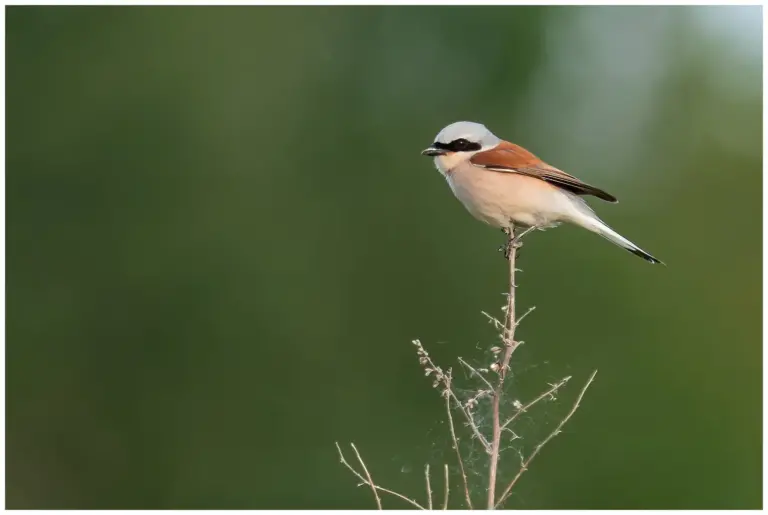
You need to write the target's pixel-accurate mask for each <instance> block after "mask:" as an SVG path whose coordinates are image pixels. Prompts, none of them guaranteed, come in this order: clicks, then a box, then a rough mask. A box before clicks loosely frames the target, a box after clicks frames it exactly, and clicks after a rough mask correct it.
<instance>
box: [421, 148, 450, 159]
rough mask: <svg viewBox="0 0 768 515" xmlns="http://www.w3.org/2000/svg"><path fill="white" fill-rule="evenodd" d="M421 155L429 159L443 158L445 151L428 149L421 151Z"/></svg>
mask: <svg viewBox="0 0 768 515" xmlns="http://www.w3.org/2000/svg"><path fill="white" fill-rule="evenodd" d="M421 155H422V156H430V157H436V156H444V155H445V151H444V150H440V149H439V148H435V147H428V148H425V149H424V150H422V151H421Z"/></svg>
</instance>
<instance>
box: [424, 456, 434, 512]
mask: <svg viewBox="0 0 768 515" xmlns="http://www.w3.org/2000/svg"><path fill="white" fill-rule="evenodd" d="M424 477H425V478H426V479H427V506H428V508H427V509H429V510H431V509H432V485H431V484H430V482H429V463H427V464H426V466H425V467H424Z"/></svg>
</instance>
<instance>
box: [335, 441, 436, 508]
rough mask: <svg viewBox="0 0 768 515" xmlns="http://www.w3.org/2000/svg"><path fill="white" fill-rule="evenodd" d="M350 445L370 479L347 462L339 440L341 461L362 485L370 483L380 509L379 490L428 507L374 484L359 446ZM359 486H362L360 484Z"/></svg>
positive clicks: (414, 504)
mask: <svg viewBox="0 0 768 515" xmlns="http://www.w3.org/2000/svg"><path fill="white" fill-rule="evenodd" d="M350 445H351V446H352V449H353V450H354V451H355V454H356V455H357V459H358V461H360V464H361V465H362V466H363V470H364V471H365V472H366V475H367V476H368V479H366V478H364V477H363V476H362V474H360V473H359V472H358V471H357V470H355V469H354V467H352V465H350V464H349V463H348V462H347V460H346V459H345V458H344V453H343V452H341V447H339V442H336V449H337V450H338V451H339V458H340V459H341V463H342V465H344V466H345V467H347V468H348V469H349V470H350V471H351V472H352V473H353V474H354V475H355V476H357V478H358V479H359V480H360V481H361V483H360V484H361V485H368V486H370V487H371V489H372V490H373V495H374V496H375V497H376V506H377V507H378V509H382V508H381V499H380V498H379V494H378V491H381V492H385V493H388V494H389V495H393V496H395V497H397V498H399V499H402V500H403V501H405V502H407V503H409V504H411V505H412V506H415V507H417V508H418V509H420V510H424V509H426V508H424V506H422V505H421V504H419V503H417V502H416V501H414V500H413V499H409V498H408V497H406V496H404V495H403V494H399V493H397V492H395V491H394V490H390V489H388V488H384V487H381V486H379V485H377V484H374V483H373V480H372V479H371V476H370V474H368V469H367V468H366V467H365V463H363V459H362V458H361V457H360V453H359V452H357V447H355V444H350ZM358 486H360V485H358Z"/></svg>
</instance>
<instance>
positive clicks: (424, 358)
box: [413, 340, 491, 454]
mask: <svg viewBox="0 0 768 515" xmlns="http://www.w3.org/2000/svg"><path fill="white" fill-rule="evenodd" d="M413 344H414V345H415V346H416V348H417V351H416V353H417V354H418V356H419V363H421V364H422V365H423V366H424V367H425V369H426V372H427V375H429V374H431V373H432V372H434V373H435V374H436V376H437V379H436V382H435V385H434V386H436V385H437V384H439V382H442V383H443V385H444V386H445V391H446V392H447V395H449V396H450V397H451V398H452V399H453V400H454V402H455V403H456V406H457V407H458V408H459V410H460V411H461V413H462V415H464V418H465V419H466V421H467V424H468V425H469V427H471V428H472V433H473V434H474V435H475V438H477V439H478V440H480V443H481V444H483V447H484V448H485V452H487V453H488V454H490V453H491V444H490V443H488V439H487V438H486V437H485V436H484V435H483V433H481V432H480V428H478V427H477V423H476V422H475V419H474V417H472V414H471V413H469V412H468V411H467V410H466V409H465V408H464V405H463V404H462V403H461V401H460V400H459V398H458V397H456V394H455V393H454V391H453V389H452V388H450V387H449V383H450V374H451V371H450V369H449V370H448V373H447V374H446V373H444V372H443V370H442V369H441V368H440V367H438V366H437V365H435V363H434V362H433V361H432V358H430V357H429V353H428V352H427V351H426V350H424V346H423V345H422V344H421V341H419V340H413Z"/></svg>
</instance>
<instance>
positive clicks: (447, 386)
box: [444, 369, 472, 510]
mask: <svg viewBox="0 0 768 515" xmlns="http://www.w3.org/2000/svg"><path fill="white" fill-rule="evenodd" d="M451 379H452V378H451V370H450V369H449V370H448V374H447V378H446V380H445V389H446V390H445V392H444V395H445V411H446V412H448V425H449V427H450V428H451V440H452V441H453V448H454V449H455V450H456V458H457V459H458V461H459V471H461V479H462V481H463V483H464V498H465V499H466V500H467V508H468V509H470V510H471V509H472V499H471V498H470V497H469V483H468V481H467V473H466V472H465V471H464V460H462V459H461V451H460V450H459V441H458V440H457V439H456V428H455V427H454V425H453V415H452V414H451V399H452V397H451V395H450V394H449V393H448V392H450V390H451ZM447 470H448V469H447V465H446V474H448V472H447ZM446 485H448V481H447V476H446ZM447 488H448V486H446V489H447ZM447 495H448V494H447V493H446V497H447Z"/></svg>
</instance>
